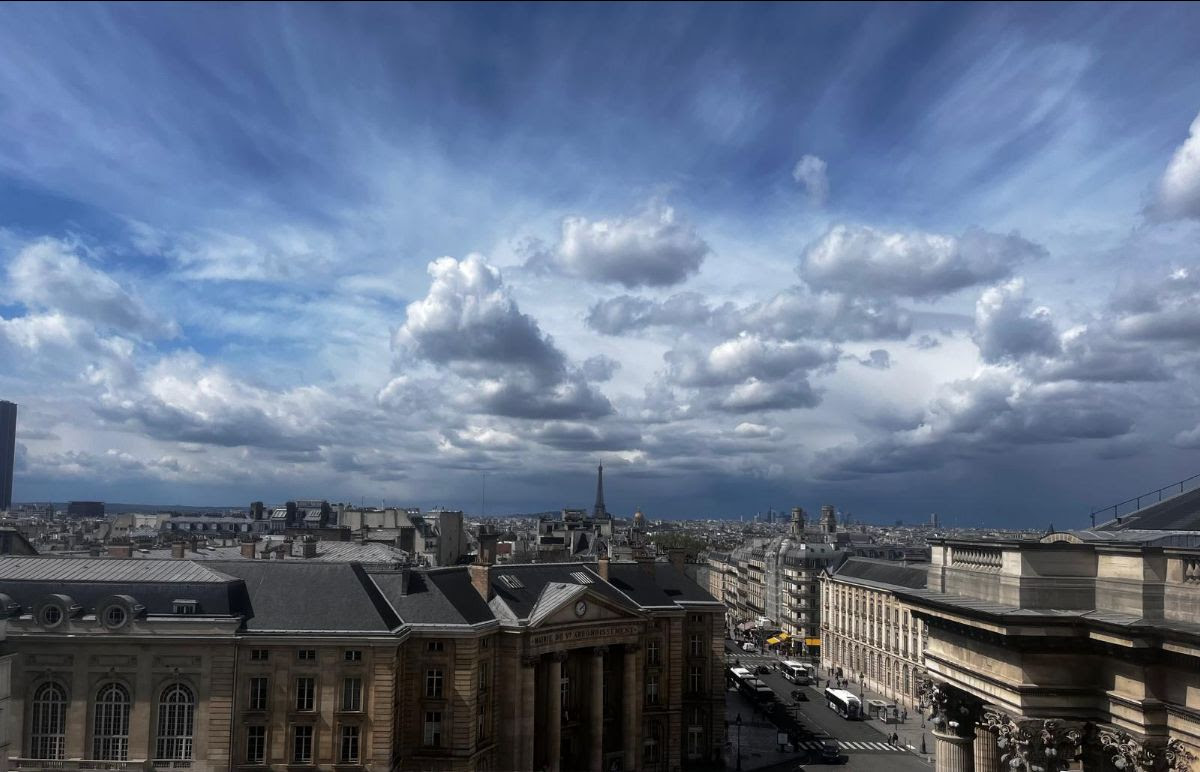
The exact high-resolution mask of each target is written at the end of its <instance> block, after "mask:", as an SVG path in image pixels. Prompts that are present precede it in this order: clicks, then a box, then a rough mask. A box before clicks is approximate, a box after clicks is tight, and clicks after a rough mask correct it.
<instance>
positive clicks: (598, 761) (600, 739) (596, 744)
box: [588, 646, 607, 772]
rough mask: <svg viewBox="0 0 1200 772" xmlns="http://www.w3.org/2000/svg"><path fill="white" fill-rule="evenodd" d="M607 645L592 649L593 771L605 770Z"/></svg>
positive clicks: (590, 758) (601, 771) (591, 752)
mask: <svg viewBox="0 0 1200 772" xmlns="http://www.w3.org/2000/svg"><path fill="white" fill-rule="evenodd" d="M606 650H607V647H605V646H597V647H596V648H594V649H592V674H591V678H590V679H589V680H590V681H591V690H592V693H591V701H592V704H591V710H590V711H589V713H590V715H589V717H588V722H589V723H590V724H591V746H590V747H589V749H588V750H589V753H588V767H589V768H590V769H591V770H592V772H603V767H604V653H605V651H606Z"/></svg>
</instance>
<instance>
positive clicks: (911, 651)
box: [821, 558, 927, 710]
mask: <svg viewBox="0 0 1200 772" xmlns="http://www.w3.org/2000/svg"><path fill="white" fill-rule="evenodd" d="M925 582H926V569H925V567H923V566H922V567H919V568H918V567H913V566H906V565H901V564H898V563H891V562H887V561H883V560H872V559H870V558H849V559H847V560H846V562H844V563H842V565H841V566H839V567H838V568H837V570H836V571H835V572H833V573H831V574H827V575H826V576H824V577H823V578H822V580H821V605H822V609H821V638H822V640H823V641H824V643H825V645H824V646H823V647H822V656H821V661H822V664H823V665H824V666H825V668H826V669H827V670H828V671H830V672H835V671H836V670H837V669H838V668H841V669H842V672H843V673H844V674H845V676H846V677H853V678H855V679H856V680H859V681H861V682H863V683H864V684H865V685H866V687H867V688H868V689H871V690H873V691H875V692H878V693H880V694H883V695H884V696H885V697H887V698H888V699H890V700H892V701H893V702H895V703H896V705H898V706H903V707H905V708H906V709H914V710H915V709H916V708H917V707H918V704H919V702H920V698H921V696H920V694H919V687H920V684H921V683H922V681H923V678H924V668H925V645H926V641H927V631H926V629H925V624H924V623H923V622H921V621H919V620H917V619H916V618H914V617H913V613H912V609H911V608H910V607H909V605H908V604H907V603H906V602H905V601H904V600H903V599H902V598H901V597H900V595H899V594H898V593H900V592H902V591H904V590H907V589H923V588H924V587H925Z"/></svg>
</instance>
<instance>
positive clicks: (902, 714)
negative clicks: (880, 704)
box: [900, 708, 908, 722]
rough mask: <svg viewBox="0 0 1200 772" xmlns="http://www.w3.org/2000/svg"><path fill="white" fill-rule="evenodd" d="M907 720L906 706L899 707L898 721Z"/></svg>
mask: <svg viewBox="0 0 1200 772" xmlns="http://www.w3.org/2000/svg"><path fill="white" fill-rule="evenodd" d="M907 720H908V708H901V709H900V721H901V722H904V721H907Z"/></svg>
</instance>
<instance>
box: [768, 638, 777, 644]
mask: <svg viewBox="0 0 1200 772" xmlns="http://www.w3.org/2000/svg"><path fill="white" fill-rule="evenodd" d="M777 643H779V639H778V638H768V639H767V645H768V646H774V645H775V644H777Z"/></svg>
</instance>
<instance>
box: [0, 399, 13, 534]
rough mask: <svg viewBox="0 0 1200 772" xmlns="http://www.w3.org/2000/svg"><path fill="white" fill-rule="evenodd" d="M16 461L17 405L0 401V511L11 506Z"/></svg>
mask: <svg viewBox="0 0 1200 772" xmlns="http://www.w3.org/2000/svg"><path fill="white" fill-rule="evenodd" d="M16 461H17V406H16V405H15V404H13V403H12V402H4V401H0V511H3V510H6V509H10V508H11V507H12V485H13V468H14V467H15V466H16Z"/></svg>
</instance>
